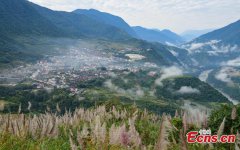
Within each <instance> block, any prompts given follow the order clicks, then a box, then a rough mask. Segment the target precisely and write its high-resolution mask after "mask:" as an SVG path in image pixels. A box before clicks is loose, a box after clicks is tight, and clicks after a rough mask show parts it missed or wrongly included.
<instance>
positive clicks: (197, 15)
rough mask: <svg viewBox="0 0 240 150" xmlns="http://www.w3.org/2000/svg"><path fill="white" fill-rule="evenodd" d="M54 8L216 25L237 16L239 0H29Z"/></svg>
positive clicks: (187, 26) (181, 25)
mask: <svg viewBox="0 0 240 150" xmlns="http://www.w3.org/2000/svg"><path fill="white" fill-rule="evenodd" d="M30 1H32V2H34V3H37V4H39V5H42V6H45V7H48V8H51V9H54V10H64V11H72V10H75V9H78V8H81V9H89V8H94V9H98V10H100V11H104V12H109V13H112V14H114V15H118V16H120V17H122V18H123V19H124V20H125V21H127V22H128V23H129V24H130V25H132V26H135V25H140V26H144V27H148V28H158V29H165V28H167V29H171V30H173V31H175V32H177V33H181V32H183V31H185V30H191V29H209V28H220V27H223V26H225V25H227V24H229V23H232V22H235V21H237V20H239V19H240V0H30Z"/></svg>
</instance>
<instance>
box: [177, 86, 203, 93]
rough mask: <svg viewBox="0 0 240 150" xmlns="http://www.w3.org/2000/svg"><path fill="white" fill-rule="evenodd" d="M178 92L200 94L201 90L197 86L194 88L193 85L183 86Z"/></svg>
mask: <svg viewBox="0 0 240 150" xmlns="http://www.w3.org/2000/svg"><path fill="white" fill-rule="evenodd" d="M177 93H179V94H200V91H199V90H198V89H196V88H192V87H191V86H182V87H181V88H180V89H179V90H178V91H177Z"/></svg>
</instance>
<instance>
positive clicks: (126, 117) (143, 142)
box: [0, 102, 240, 150]
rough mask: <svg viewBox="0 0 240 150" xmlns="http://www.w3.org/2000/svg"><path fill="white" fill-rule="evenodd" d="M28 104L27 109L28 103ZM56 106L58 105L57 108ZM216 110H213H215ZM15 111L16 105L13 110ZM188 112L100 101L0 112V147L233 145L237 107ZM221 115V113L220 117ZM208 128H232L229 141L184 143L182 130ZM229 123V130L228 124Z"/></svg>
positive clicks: (172, 149) (176, 149) (203, 148)
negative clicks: (32, 111)
mask: <svg viewBox="0 0 240 150" xmlns="http://www.w3.org/2000/svg"><path fill="white" fill-rule="evenodd" d="M29 110H30V109H29ZM59 111H60V110H59ZM219 111H221V112H222V113H221V114H219V113H218V112H219ZM19 113H21V110H20V111H19ZM192 115H193V114H192V113H189V112H182V113H180V112H177V111H176V114H175V116H174V117H171V116H169V115H166V114H163V115H162V116H158V115H155V114H152V113H149V112H147V111H146V110H145V111H142V110H139V109H137V108H136V107H134V106H124V105H116V104H114V103H111V102H109V103H106V105H104V106H99V107H95V108H91V109H83V108H80V109H76V110H75V111H74V112H73V113H70V112H66V113H65V114H64V115H60V116H59V115H58V114H57V113H56V114H53V113H51V110H49V111H48V112H46V113H45V114H40V115H33V114H29V115H24V114H8V115H0V149H1V150H5V149H15V150H35V149H48V150H56V149H62V150H69V149H72V150H77V149H110V150H118V149H122V150H125V149H126V150H127V149H131V150H139V149H143V150H144V149H147V150H152V149H156V150H160V149H161V150H167V149H169V150H180V149H190V150H209V149H216V150H219V149H223V150H224V149H229V150H233V149H235V148H236V149H237V148H239V147H238V146H239V144H240V140H239V138H240V137H239V134H238V132H239V131H238V130H239V127H240V124H239V121H240V107H239V106H235V107H231V106H229V105H223V106H222V107H221V108H220V109H218V110H215V111H213V113H212V114H211V115H210V116H209V117H208V116H207V115H206V114H205V113H204V112H202V113H201V114H199V117H198V118H197V119H196V118H194V117H193V116H192ZM223 118H224V119H223ZM203 128H210V129H212V134H219V135H222V134H236V135H237V137H238V138H237V140H236V143H232V144H219V143H217V144H187V143H186V136H185V135H186V133H187V132H189V131H198V130H199V129H203ZM229 129H231V130H229Z"/></svg>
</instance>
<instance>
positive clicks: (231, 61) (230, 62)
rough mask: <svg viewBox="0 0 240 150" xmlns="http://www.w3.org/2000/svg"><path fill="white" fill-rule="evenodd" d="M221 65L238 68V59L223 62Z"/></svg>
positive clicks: (239, 63) (239, 58) (239, 64)
mask: <svg viewBox="0 0 240 150" xmlns="http://www.w3.org/2000/svg"><path fill="white" fill-rule="evenodd" d="M222 65H225V66H231V67H239V66H240V57H238V58H236V59H233V60H229V61H227V62H224V63H222Z"/></svg>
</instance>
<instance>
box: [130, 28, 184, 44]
mask: <svg viewBox="0 0 240 150" xmlns="http://www.w3.org/2000/svg"><path fill="white" fill-rule="evenodd" d="M132 28H133V29H134V31H135V32H136V33H137V35H138V36H139V37H140V38H141V39H143V40H146V41H150V42H159V43H163V44H169V43H171V44H173V45H179V44H182V43H184V40H183V39H182V37H181V36H179V35H177V34H176V33H174V32H172V31H170V30H168V29H164V30H162V31H161V30H159V29H148V28H144V27H141V26H133V27H132Z"/></svg>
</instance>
